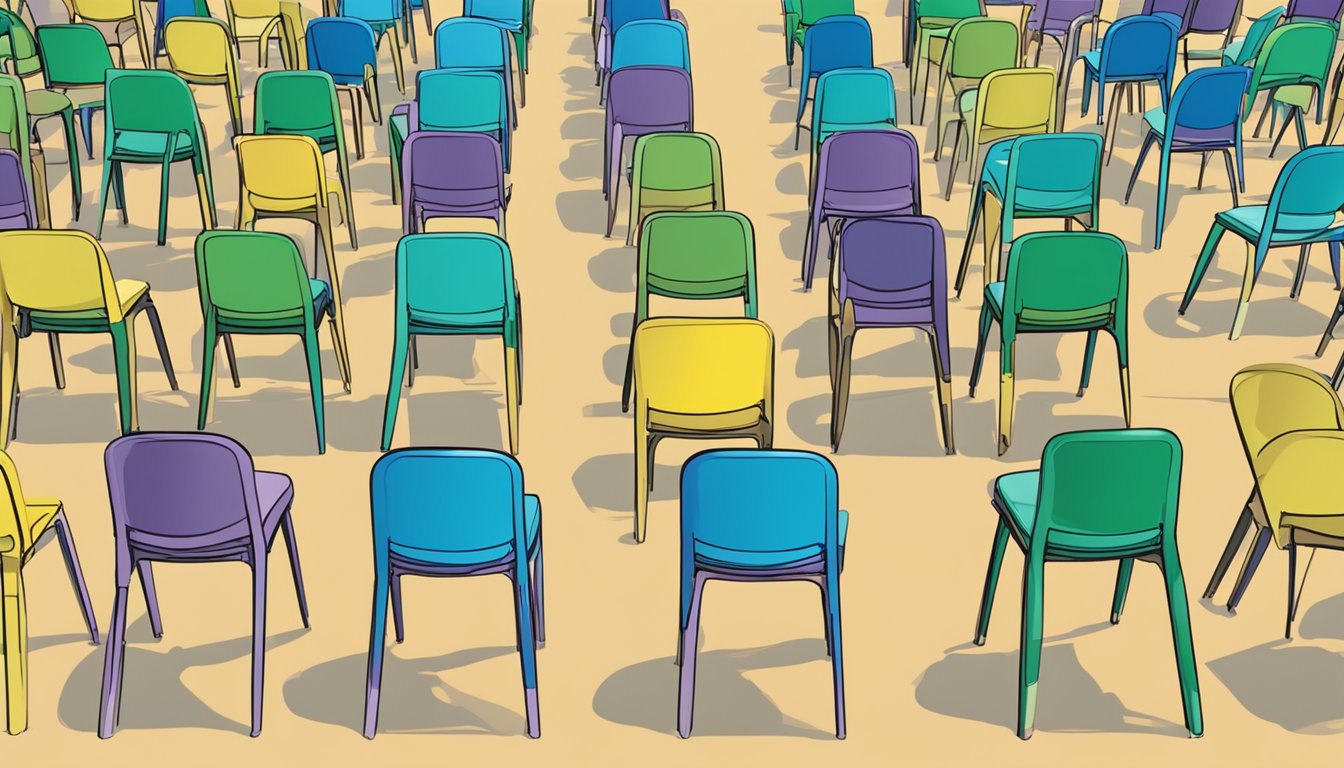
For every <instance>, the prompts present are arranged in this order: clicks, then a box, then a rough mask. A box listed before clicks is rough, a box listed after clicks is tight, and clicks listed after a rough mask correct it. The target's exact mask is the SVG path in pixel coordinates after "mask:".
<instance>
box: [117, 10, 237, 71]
mask: <svg viewBox="0 0 1344 768" xmlns="http://www.w3.org/2000/svg"><path fill="white" fill-rule="evenodd" d="M144 1H145V0H137V2H144ZM154 6H155V7H154V39H153V40H152V41H151V43H150V46H149V51H150V55H149V60H148V61H147V62H146V63H145V68H146V69H155V68H157V67H158V61H159V57H160V56H163V55H166V54H167V49H166V47H165V42H164V30H165V29H167V27H168V22H170V21H173V20H174V19H209V18H211V16H210V9H209V8H208V7H207V6H206V3H205V0H156V1H155V3H154ZM224 30H225V32H226V33H227V32H228V25H227V24H226V25H225V26H224ZM228 45H229V48H230V49H232V48H234V43H233V41H232V40H229V42H228ZM231 52H232V53H234V54H235V55H236V53H237V52H236V51H231ZM215 66H218V64H216V65H215ZM235 69H236V67H235Z"/></svg>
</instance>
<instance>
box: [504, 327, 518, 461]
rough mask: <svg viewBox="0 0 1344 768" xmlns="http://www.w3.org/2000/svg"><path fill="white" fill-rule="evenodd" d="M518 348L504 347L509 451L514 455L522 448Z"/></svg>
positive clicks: (505, 400) (505, 401)
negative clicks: (519, 413) (519, 414)
mask: <svg viewBox="0 0 1344 768" xmlns="http://www.w3.org/2000/svg"><path fill="white" fill-rule="evenodd" d="M518 389H519V388H518V350H517V349H513V348H509V347H506V348H505V349H504V403H505V411H506V413H507V414H508V421H509V424H508V426H509V453H511V454H513V455H514V456H517V455H518V451H519V450H521V449H522V444H521V442H520V440H519V423H518V420H519V416H518Z"/></svg>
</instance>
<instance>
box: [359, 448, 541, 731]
mask: <svg viewBox="0 0 1344 768" xmlns="http://www.w3.org/2000/svg"><path fill="white" fill-rule="evenodd" d="M369 486H370V505H371V507H372V512H373V540H374V547H373V549H374V551H373V563H374V565H373V618H372V622H371V623H372V629H371V631H370V635H369V668H368V681H367V682H368V684H367V687H366V689H365V704H364V736H365V738H369V739H372V738H373V737H374V734H375V733H376V732H377V730H378V701H379V698H380V697H381V694H382V681H383V653H384V645H385V644H386V642H387V640H386V635H387V603H388V595H389V592H390V594H391V602H392V620H393V624H394V626H395V629H396V636H397V642H398V643H400V642H401V641H402V638H403V637H404V636H405V631H404V627H403V622H402V608H401V579H402V577H403V576H426V577H436V578H441V577H459V576H488V575H492V574H502V575H504V576H507V577H508V579H509V581H511V582H513V606H514V616H515V621H516V622H517V630H518V655H519V657H520V659H521V661H522V670H523V699H524V701H525V706H526V710H527V735H528V736H529V737H531V738H534V739H535V738H538V737H540V736H541V708H540V705H539V704H538V700H537V648H539V647H541V646H542V644H544V643H545V641H546V613H545V611H544V609H543V607H542V603H543V599H544V589H543V586H544V585H543V575H544V574H543V562H542V525H541V499H539V498H537V497H536V496H534V495H532V494H530V493H525V492H524V486H523V470H522V467H520V466H519V465H518V461H517V460H516V459H514V458H513V457H512V456H509V455H507V454H503V453H500V452H498V451H479V450H468V449H461V448H457V449H454V448H403V449H400V450H396V451H393V452H392V453H389V454H387V455H386V456H381V457H379V459H378V461H376V462H374V465H373V472H372V473H371V475H370V479H369Z"/></svg>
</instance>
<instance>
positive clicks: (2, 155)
mask: <svg viewBox="0 0 1344 768" xmlns="http://www.w3.org/2000/svg"><path fill="white" fill-rule="evenodd" d="M36 228H37V211H36V210H34V208H33V191H32V189H30V188H29V184H28V180H27V179H26V178H24V174H23V160H21V159H19V154H18V153H17V152H15V151H14V150H12V149H0V230H6V229H36Z"/></svg>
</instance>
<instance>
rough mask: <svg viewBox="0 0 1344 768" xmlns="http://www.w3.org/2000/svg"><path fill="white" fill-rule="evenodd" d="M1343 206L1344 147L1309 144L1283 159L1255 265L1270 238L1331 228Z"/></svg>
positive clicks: (1270, 200)
mask: <svg viewBox="0 0 1344 768" xmlns="http://www.w3.org/2000/svg"><path fill="white" fill-rule="evenodd" d="M1341 207H1344V147H1322V146H1316V147H1308V148H1307V149H1305V150H1303V151H1301V152H1298V153H1297V154H1296V155H1293V156H1292V157H1291V158H1289V159H1288V162H1286V163H1284V165H1283V170H1282V171H1280V172H1279V178H1278V180H1277V181H1276V182H1274V190H1273V191H1272V192H1271V193H1270V195H1269V208H1268V210H1267V211H1266V212H1265V219H1264V220H1265V222H1266V224H1267V226H1264V227H1262V228H1261V231H1260V242H1259V243H1257V251H1258V252H1259V253H1258V258H1257V260H1256V266H1257V268H1258V267H1259V265H1260V264H1261V263H1263V261H1264V250H1265V249H1267V248H1269V245H1270V242H1271V240H1272V239H1273V240H1277V239H1280V238H1281V237H1283V236H1285V235H1287V236H1293V237H1301V236H1311V235H1314V234H1317V233H1320V232H1324V231H1326V230H1330V229H1332V228H1334V227H1333V225H1334V223H1335V213H1336V212H1337V211H1339V210H1340V208H1341Z"/></svg>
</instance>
